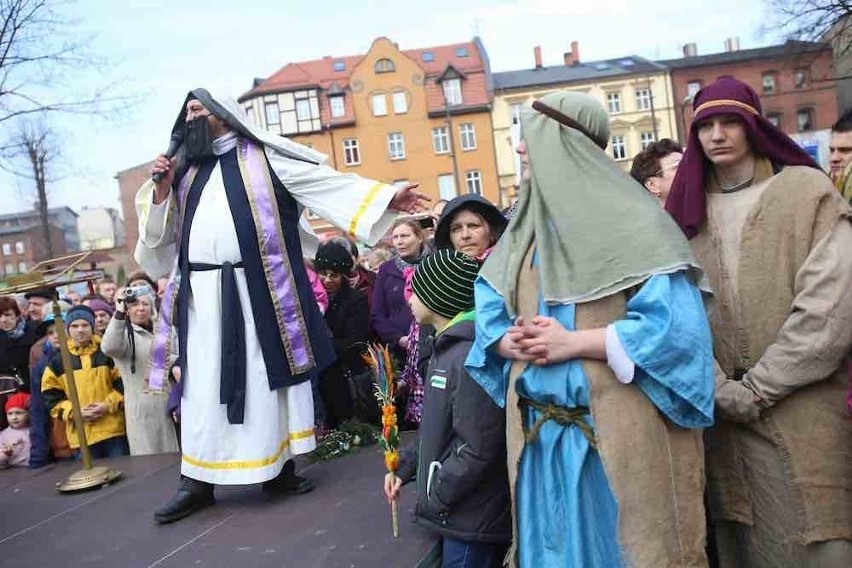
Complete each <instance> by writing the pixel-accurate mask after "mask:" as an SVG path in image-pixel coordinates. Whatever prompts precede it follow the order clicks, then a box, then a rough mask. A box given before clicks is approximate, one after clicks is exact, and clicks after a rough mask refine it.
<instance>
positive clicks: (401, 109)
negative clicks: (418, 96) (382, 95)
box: [393, 91, 408, 114]
mask: <svg viewBox="0 0 852 568" xmlns="http://www.w3.org/2000/svg"><path fill="white" fill-rule="evenodd" d="M407 112H408V95H407V94H406V93H405V91H396V92H395V93H394V94H393V113H394V114H405V113H407Z"/></svg>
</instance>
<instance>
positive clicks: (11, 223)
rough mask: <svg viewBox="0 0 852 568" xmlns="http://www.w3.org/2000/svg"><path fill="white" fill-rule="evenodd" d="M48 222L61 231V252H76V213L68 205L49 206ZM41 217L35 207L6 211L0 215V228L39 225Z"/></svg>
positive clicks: (77, 236) (78, 243) (77, 240)
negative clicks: (62, 243) (15, 211)
mask: <svg viewBox="0 0 852 568" xmlns="http://www.w3.org/2000/svg"><path fill="white" fill-rule="evenodd" d="M47 219H48V223H50V224H51V225H53V226H55V227H58V228H59V230H60V231H61V232H62V235H63V239H64V241H65V242H64V245H63V246H62V247H61V249H62V252H65V251H68V252H76V251H78V250H80V233H79V231H78V230H77V213H75V212H74V210H73V209H71V208H70V207H51V208H50V209H48V211H47ZM40 224H41V217H40V215H39V212H38V211H37V210H35V209H33V210H31V211H24V212H22V213H8V214H6V215H0V229H10V228H20V227H24V228H26V227H30V226H32V225H40Z"/></svg>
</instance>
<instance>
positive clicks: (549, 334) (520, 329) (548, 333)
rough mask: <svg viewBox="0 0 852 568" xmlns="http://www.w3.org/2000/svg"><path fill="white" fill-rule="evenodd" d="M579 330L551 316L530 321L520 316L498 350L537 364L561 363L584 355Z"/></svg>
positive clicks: (517, 359) (508, 355)
mask: <svg viewBox="0 0 852 568" xmlns="http://www.w3.org/2000/svg"><path fill="white" fill-rule="evenodd" d="M576 334H577V332H574V331H568V330H567V329H565V327H564V326H563V325H562V324H561V323H559V322H558V321H557V320H555V319H554V318H551V317H546V316H535V317H534V318H532V319H531V320H530V321H529V322H526V321H525V320H524V318H523V317H520V316H519V317H518V318H517V319H516V320H515V325H513V326H512V327H510V328H509V329H508V330H506V333H505V335H503V337H502V338H500V341H499V343H498V344H497V352H498V353H499V354H500V356H501V357H504V358H506V359H512V360H515V361H529V362H530V363H532V364H533V365H550V364H552V363H561V362H563V361H567V360H569V359H574V358H576V357H578V356H579V355H580V350H579V348H580V345H579V338H578V337H577V336H576Z"/></svg>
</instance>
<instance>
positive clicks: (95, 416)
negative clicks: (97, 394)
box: [80, 402, 109, 422]
mask: <svg viewBox="0 0 852 568" xmlns="http://www.w3.org/2000/svg"><path fill="white" fill-rule="evenodd" d="M108 410H109V409H108V408H107V405H106V403H103V402H93V403H92V404H87V405H86V406H84V407H83V408H82V409H80V416H81V417H82V418H83V422H97V421H98V420H100V419H101V418H103V417H104V415H105V414H106V413H107V411H108Z"/></svg>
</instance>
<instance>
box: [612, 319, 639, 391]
mask: <svg viewBox="0 0 852 568" xmlns="http://www.w3.org/2000/svg"><path fill="white" fill-rule="evenodd" d="M606 362H607V364H608V365H609V368H610V369H612V372H613V373H615V377H616V378H617V379H618V381H619V382H620V383H623V384H629V383H632V382H633V376H634V375H635V373H636V364H635V363H634V362H633V360H632V359H630V356H629V355H628V354H627V351H625V350H624V345H622V344H621V340H620V339H619V338H618V333H616V331H615V325H614V324H610V325H608V326H607V327H606Z"/></svg>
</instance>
